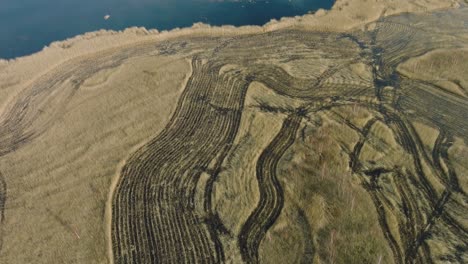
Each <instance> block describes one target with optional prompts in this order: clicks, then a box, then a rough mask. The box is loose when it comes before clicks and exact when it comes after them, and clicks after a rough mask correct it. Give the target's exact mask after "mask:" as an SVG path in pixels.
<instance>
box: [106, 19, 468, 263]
mask: <svg viewBox="0 0 468 264" xmlns="http://www.w3.org/2000/svg"><path fill="white" fill-rule="evenodd" d="M407 19H409V20H414V21H416V20H422V19H424V21H425V23H422V25H421V26H419V27H415V26H409V25H405V24H402V23H399V22H398V21H399V17H392V18H387V19H381V20H380V21H378V22H377V23H376V24H375V27H373V29H372V30H370V31H367V32H361V31H359V32H351V33H346V34H335V33H324V32H307V33H306V32H294V31H289V32H286V31H281V32H275V33H266V34H262V35H252V36H243V37H234V38H229V39H217V40H216V45H214V46H213V47H209V48H206V47H205V51H203V52H200V53H199V54H197V55H196V56H195V57H193V58H192V75H191V77H190V79H189V81H188V83H187V84H186V88H185V91H184V93H183V95H182V96H181V98H180V99H179V102H178V106H177V110H176V111H175V113H174V114H173V117H172V119H171V121H170V122H169V124H168V125H167V126H166V128H165V129H164V131H163V132H162V133H160V134H159V135H158V136H157V137H155V138H154V139H152V140H151V141H150V142H148V143H147V144H146V145H145V146H143V147H142V148H141V149H139V150H138V151H137V152H136V153H134V154H133V155H132V157H131V158H130V159H129V160H128V161H127V164H126V165H125V166H124V168H123V169H122V171H121V175H120V180H119V183H118V186H117V189H116V191H115V194H114V196H113V200H112V203H113V204H112V208H113V211H112V241H113V253H114V261H116V262H117V263H222V262H225V261H226V257H229V256H226V254H228V255H229V254H231V252H226V250H225V245H224V244H223V243H222V242H221V240H220V237H222V236H226V235H228V236H232V235H237V237H236V238H235V239H237V241H238V244H237V245H238V247H239V251H240V253H241V256H242V260H243V261H245V262H246V263H258V262H260V261H261V258H260V257H259V247H260V245H261V243H262V241H264V239H265V236H266V234H267V232H268V231H269V229H270V228H271V227H272V226H273V225H274V223H275V221H276V219H277V218H278V216H279V215H280V214H281V212H282V208H283V206H284V195H283V190H282V186H281V184H280V183H279V181H278V179H277V177H278V176H277V175H276V172H277V164H278V161H279V160H280V159H281V158H282V156H283V154H284V153H285V151H286V150H287V149H288V147H289V146H290V145H291V144H292V143H293V142H294V140H295V138H296V136H297V135H296V134H297V131H298V129H299V127H300V126H301V124H302V123H304V122H310V121H307V120H308V119H310V118H311V117H312V116H313V115H314V113H318V112H332V111H333V110H334V108H335V107H339V106H346V105H358V106H360V107H363V108H364V109H367V110H366V111H368V112H369V113H370V115H371V116H372V118H371V119H369V120H368V121H367V122H366V123H365V124H364V126H362V127H360V126H359V125H357V124H354V123H353V122H354V121H353V120H346V119H345V120H341V121H340V122H344V124H346V125H347V126H349V127H350V128H351V129H352V130H353V131H354V132H355V133H356V134H357V135H358V137H359V140H358V141H357V142H355V143H354V147H353V149H350V150H348V152H346V150H345V149H343V151H344V152H345V153H347V154H348V155H349V160H350V162H349V170H350V171H351V173H352V175H353V177H356V178H357V179H358V181H359V182H360V184H361V185H362V187H363V188H364V190H365V191H366V192H367V193H368V195H369V199H371V201H372V203H373V204H374V206H375V213H376V214H377V216H378V217H377V218H378V222H379V225H380V227H381V231H382V233H383V237H384V239H385V240H386V242H387V244H388V246H389V248H390V251H391V254H392V257H391V259H389V261H393V262H395V263H414V262H417V263H429V262H432V261H435V260H436V259H439V260H440V259H444V258H445V259H457V260H463V259H465V258H466V254H465V253H460V251H459V249H460V245H462V244H463V241H465V242H466V239H467V237H468V233H467V228H466V227H465V226H464V224H463V223H462V221H461V219H459V218H457V217H456V216H454V215H453V214H452V213H451V211H452V209H449V208H451V207H453V208H458V209H460V210H463V211H465V212H466V209H467V208H466V207H465V206H464V205H462V201H461V200H459V198H455V195H454V194H456V197H466V192H465V190H464V188H463V187H461V186H460V183H459V180H458V179H459V177H460V175H457V173H458V172H457V171H456V170H455V168H454V167H453V166H452V165H451V162H450V158H449V155H448V152H447V151H448V149H449V148H450V146H451V144H452V142H453V137H455V136H457V137H462V138H466V135H467V134H466V133H465V130H466V126H467V125H468V124H467V122H466V120H464V119H463V118H464V117H466V116H467V114H468V108H467V105H468V104H467V101H466V98H461V97H456V96H454V95H445V94H444V92H443V90H441V89H439V87H437V85H434V84H432V83H430V82H421V81H418V80H412V79H410V78H408V77H407V76H404V75H401V74H400V73H399V72H398V71H397V70H396V67H397V66H398V65H399V64H400V63H403V62H404V61H406V60H407V59H408V58H411V57H415V56H420V55H422V54H425V53H427V52H428V51H430V50H433V49H436V48H450V47H453V46H456V45H460V43H461V42H460V41H459V40H457V38H453V35H451V32H450V28H449V29H446V31H447V32H448V33H447V34H444V35H437V36H438V37H437V38H434V37H433V35H432V34H431V33H430V32H429V31H427V30H426V29H427V28H429V27H432V26H436V24H435V23H436V22H435V20H433V19H432V18H431V17H417V16H412V17H409V18H407ZM434 34H436V33H434ZM202 42H203V39H202V40H200V39H194V40H192V43H191V45H193V46H203V45H202V44H201V43H202ZM285 46H286V47H287V50H285V49H284V47H285ZM177 49H184V48H181V47H180V46H179V48H177ZM177 49H176V50H172V52H175V53H177V52H183V51H182V50H177ZM318 53H320V56H322V59H323V60H325V61H326V63H325V64H326V67H325V69H322V70H321V69H320V68H319V67H316V68H315V71H311V72H308V73H307V74H306V76H298V75H299V74H297V73H296V75H295V72H294V70H292V68H291V67H287V66H286V67H285V65H294V63H297V64H296V65H300V63H304V64H306V63H307V62H308V61H309V62H310V61H312V62H313V61H314V60H317V56H318ZM359 63H360V64H362V65H364V68H365V69H367V70H368V71H369V72H370V76H371V78H370V79H366V78H364V77H362V76H360V75H359V74H358V73H356V72H355V73H353V72H352V71H350V68H351V66H352V65H356V64H359ZM316 64H317V63H316ZM228 66H229V67H228ZM226 69H227V70H226ZM311 69H313V68H311ZM254 81H256V82H261V83H263V84H265V85H266V86H267V87H268V88H270V89H272V90H273V91H275V92H276V93H277V94H278V95H281V96H286V97H289V98H292V99H300V100H303V102H306V103H304V104H303V105H302V106H300V107H292V106H291V107H290V108H289V109H288V108H282V109H281V108H277V107H275V106H273V105H269V103H268V102H264V104H263V105H262V106H261V111H268V112H271V113H275V114H287V115H289V116H288V117H287V118H286V119H285V121H284V124H283V127H282V129H281V130H280V132H279V133H278V135H277V136H276V137H275V138H274V140H273V141H272V142H271V143H270V145H269V146H268V147H267V148H266V149H265V150H264V151H263V152H262V154H261V155H260V156H259V159H258V160H257V161H256V163H257V170H256V179H257V181H258V188H259V189H260V197H259V201H258V203H257V204H256V205H255V207H254V209H253V211H252V212H251V213H250V216H249V217H248V219H247V220H246V222H245V223H244V224H243V226H242V229H241V231H240V233H239V234H230V232H231V231H230V230H226V228H225V227H224V226H223V224H222V219H220V218H219V216H218V215H217V212H216V208H214V207H213V205H212V198H211V195H212V193H211V192H212V190H213V184H214V183H215V182H216V177H217V175H218V173H219V172H220V170H222V168H221V164H222V162H223V160H224V158H225V157H226V155H227V154H228V152H229V151H231V149H232V146H233V142H234V139H235V137H236V134H237V132H238V129H239V124H240V120H241V117H242V112H243V107H244V106H243V104H244V103H243V102H244V100H245V95H246V92H247V89H248V87H249V84H250V83H252V82H254ZM432 90H434V91H437V92H432ZM427 100H429V101H427ZM429 102H437V105H438V107H437V108H436V109H434V108H430V107H428V105H427V104H428V103H429ZM454 109H457V110H456V111H455V110H454ZM413 113H414V114H413ZM416 120H418V121H421V122H425V123H432V124H435V125H436V126H437V127H438V128H439V131H440V133H439V136H438V138H437V141H436V142H435V145H434V146H433V150H432V152H431V153H428V152H427V148H426V147H425V146H423V144H422V141H421V138H420V136H419V134H418V133H417V131H416V129H415V128H414V126H413V121H416ZM377 123H379V124H381V125H382V124H383V125H384V126H385V127H386V128H387V129H389V131H391V134H392V137H394V138H395V139H396V142H397V144H398V145H399V147H397V146H390V147H391V148H395V149H396V148H401V149H402V151H403V155H407V156H408V157H409V160H410V161H409V162H408V163H405V164H401V165H394V166H390V165H389V164H391V162H387V161H385V159H383V160H379V161H373V162H372V163H368V162H366V161H363V160H362V154H361V153H362V151H363V150H364V149H366V146H368V145H369V144H375V143H373V142H374V141H375V140H374V139H370V136H369V135H370V132H371V131H372V130H373V129H374V126H375V125H376V124H377ZM348 143H349V142H348ZM366 144H367V145H366ZM376 155H377V154H376ZM402 166H403V167H402ZM202 173H207V174H208V175H209V177H210V178H209V180H208V181H207V184H206V186H205V189H204V199H205V202H204V206H203V208H204V211H203V212H199V211H197V210H196V206H195V204H194V202H195V198H194V197H195V193H196V192H197V189H196V188H197V182H198V180H199V178H200V175H201V174H202ZM383 177H386V178H390V179H391V180H390V183H385V187H384V186H383V185H382V184H383V183H381V178H383ZM462 199H463V198H462ZM232 210H236V208H232ZM299 210H300V211H302V209H301V208H299ZM390 215H391V217H390ZM435 230H437V231H435ZM430 234H433V235H435V234H437V236H438V237H444V236H446V237H449V238H450V239H447V240H446V241H445V242H444V243H445V245H444V247H446V248H447V252H446V253H444V254H445V255H444V254H439V253H433V250H432V249H431V247H432V246H434V245H435V243H434V242H431V241H429V238H430ZM438 243H440V241H439V242H438ZM317 246H319V245H314V247H317ZM439 246H440V244H439ZM285 250H287V249H285ZM306 253H307V254H309V255H310V254H313V253H311V250H308V251H307V252H305V253H304V254H306ZM317 257H319V258H320V257H321V256H317ZM308 258H309V259H310V258H311V257H310V256H308Z"/></svg>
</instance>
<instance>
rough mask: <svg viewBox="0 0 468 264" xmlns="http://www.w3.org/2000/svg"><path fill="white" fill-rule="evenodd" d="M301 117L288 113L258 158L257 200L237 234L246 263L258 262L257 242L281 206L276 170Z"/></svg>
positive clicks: (271, 223)
mask: <svg viewBox="0 0 468 264" xmlns="http://www.w3.org/2000/svg"><path fill="white" fill-rule="evenodd" d="M301 119H302V118H301V117H300V116H298V115H297V114H293V115H291V116H288V117H287V118H286V119H285V120H284V122H283V126H282V127H281V130H280V131H279V132H278V134H277V135H276V137H275V138H274V139H273V140H272V141H271V143H270V144H269V145H268V146H267V147H266V148H265V150H264V151H263V152H262V154H261V155H260V158H259V159H258V161H257V168H256V176H257V181H258V185H259V189H260V200H259V202H258V204H257V206H256V208H255V209H254V211H253V212H252V213H251V214H250V216H249V218H248V219H247V221H246V222H245V223H244V225H243V226H242V229H241V231H240V233H239V247H240V250H241V254H242V259H243V260H244V261H245V262H246V263H259V259H258V248H259V247H260V242H261V241H262V240H263V238H264V237H265V235H266V232H267V231H268V229H269V228H270V227H271V226H272V225H273V224H274V223H275V221H276V219H277V218H278V217H279V215H280V213H281V210H282V208H283V206H284V194H283V189H282V187H281V184H280V183H279V181H278V178H277V176H276V170H277V165H278V162H279V160H280V159H281V157H282V156H283V154H284V152H285V151H286V150H287V149H288V148H289V147H290V146H291V145H292V144H293V143H294V140H295V138H296V134H297V131H298V129H299V125H300V124H301Z"/></svg>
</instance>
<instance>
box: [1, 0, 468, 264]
mask: <svg viewBox="0 0 468 264" xmlns="http://www.w3.org/2000/svg"><path fill="white" fill-rule="evenodd" d="M357 2H358V1H355V2H351V3H349V4H347V1H337V4H336V5H335V7H334V11H330V13H329V14H321V13H319V14H317V16H316V17H324V18H322V19H323V21H327V20H328V19H333V17H335V16H337V13H341V12H345V11H346V9H347V8H351V9H350V10H351V11H350V13H349V14H353V15H352V18H342V19H344V21H345V22H346V21H348V20H351V21H354V22H353V23H355V24H356V25H359V26H357V27H352V28H346V29H344V28H335V29H333V30H331V29H330V30H326V28H325V27H317V28H314V29H310V28H309V29H308V30H305V29H304V25H302V26H300V25H297V26H295V27H291V28H288V29H281V27H282V26H280V25H282V24H281V23H279V24H278V29H277V30H269V31H267V30H262V31H260V32H259V31H256V30H251V29H248V30H246V32H245V33H243V34H225V32H223V34H214V33H213V32H212V33H213V34H195V33H194V34H182V33H180V34H179V35H177V34H175V36H174V37H171V38H161V39H151V38H150V37H148V38H145V39H144V41H141V42H138V43H134V44H132V45H123V46H121V47H113V48H112V49H107V50H106V49H102V50H99V51H97V52H95V53H89V54H86V55H83V54H81V53H80V52H77V54H78V55H76V56H72V58H70V59H68V60H64V61H59V62H57V65H56V66H54V65H52V64H51V65H52V66H50V65H49V66H50V68H47V67H45V68H44V69H36V71H37V72H40V73H41V74H39V73H36V75H34V74H33V75H31V76H35V77H31V78H30V79H28V77H25V76H29V75H28V74H27V73H28V72H29V71H32V72H34V70H33V68H34V67H33V68H25V69H24V71H22V72H21V74H20V73H18V74H16V75H15V73H14V72H15V70H18V69H20V68H21V67H20V66H18V65H23V64H24V63H25V61H27V60H28V59H24V60H19V61H18V62H11V63H3V64H0V71H3V73H1V74H0V97H1V100H0V110H1V111H0V212H1V214H0V239H1V240H0V263H402V264H403V263H466V262H468V247H467V241H468V221H467V219H466V215H468V205H467V191H468V190H467V188H468V180H467V176H468V175H467V173H468V166H467V164H468V147H467V145H466V144H467V143H466V142H468V122H467V120H468V102H467V100H468V99H467V98H466V91H467V80H466V68H468V65H466V64H467V61H468V60H466V57H467V56H466V51H467V48H468V47H467V44H466V43H468V42H466V36H467V33H468V28H467V27H466V25H464V24H463V23H461V22H460V21H466V20H467V18H468V12H467V8H466V7H465V6H461V7H457V8H452V9H447V10H436V11H431V12H423V13H406V14H401V15H398V14H397V15H393V16H383V15H384V14H383V13H385V14H387V15H388V14H393V13H398V12H397V11H398V9H396V8H395V4H394V3H391V4H388V5H387V6H386V7H387V9H385V12H383V11H382V8H383V7H384V6H385V5H384V4H383V3H382V2H381V1H376V2H375V3H376V4H374V5H371V6H370V8H373V9H375V12H369V13H363V14H359V12H358V13H356V12H357V11H356V10H358V11H359V9H358V8H357V6H359V5H357V4H356V3H357ZM363 2H365V1H363ZM396 2H398V1H396ZM416 2H417V1H416ZM436 2H437V1H429V4H428V6H429V9H434V8H438V7H445V6H444V5H442V4H440V5H437V3H436ZM359 3H360V4H361V5H362V4H363V3H362V2H359ZM408 5H411V4H408ZM347 6H350V7H347ZM405 6H406V5H405ZM377 11H379V12H377ZM400 11H401V10H400ZM418 11H421V10H418ZM363 12H364V11H363ZM376 12H377V13H376ZM374 16H375V17H374ZM304 19H306V18H304ZM317 19H318V18H317ZM357 21H361V22H357ZM370 21H373V22H370ZM345 22H339V23H342V24H343V23H345ZM367 22H370V23H367ZM284 23H288V22H287V21H286V22H284ZM316 23H319V22H316ZM320 23H321V22H320ZM320 23H319V24H320ZM337 23H338V22H337ZM270 26H271V27H274V26H272V25H270ZM322 26H323V24H322ZM193 30H195V31H196V29H193ZM216 30H221V29H216ZM232 30H234V29H232ZM62 44H63V43H62ZM127 44H128V43H127ZM57 45H59V44H57ZM76 45H81V44H79V43H78V44H76ZM59 46H60V47H61V48H63V47H65V46H66V47H70V49H74V48H75V46H74V45H65V46H64V45H61V44H60V45H59ZM62 46H63V47H62ZM77 49H78V48H77ZM46 52H47V51H45V52H44V53H43V54H42V55H37V56H38V57H40V56H45V57H47V56H51V58H52V57H53V55H44V54H45V53H46ZM54 52H56V51H54V50H52V51H49V53H47V54H52V53H54ZM54 56H55V55H54ZM41 65H42V64H41ZM44 65H45V64H44ZM18 72H20V70H18Z"/></svg>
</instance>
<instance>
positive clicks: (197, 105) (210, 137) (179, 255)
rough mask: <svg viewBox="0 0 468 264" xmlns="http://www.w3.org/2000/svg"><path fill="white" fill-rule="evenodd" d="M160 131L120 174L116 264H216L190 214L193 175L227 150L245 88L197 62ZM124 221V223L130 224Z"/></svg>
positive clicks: (212, 244) (216, 250) (215, 251)
mask: <svg viewBox="0 0 468 264" xmlns="http://www.w3.org/2000/svg"><path fill="white" fill-rule="evenodd" d="M192 71H193V72H192V76H191V77H190V78H189V80H188V83H187V85H186V89H185V91H184V93H183V95H182V97H181V98H180V100H179V103H178V106H177V109H176V111H175V113H174V115H173V117H172V119H171V121H170V123H169V124H168V125H167V127H166V129H165V130H164V131H163V132H162V133H161V134H160V135H159V136H158V137H156V138H155V139H154V140H152V141H151V142H149V143H148V144H147V145H145V146H144V147H143V148H141V149H140V150H138V151H137V152H136V153H135V154H134V155H133V156H132V157H131V158H130V159H129V160H128V162H127V164H126V165H125V166H124V168H123V169H122V173H121V176H120V182H119V183H118V186H117V189H116V192H115V193H114V198H113V214H112V235H113V237H112V239H113V241H114V243H115V244H114V249H113V250H114V256H115V261H116V262H117V263H219V262H222V261H223V252H222V251H221V249H220V247H219V243H217V242H216V241H215V238H214V239H213V240H212V239H211V237H210V234H213V232H212V231H211V232H210V229H211V228H213V227H212V226H210V225H209V222H210V221H208V220H207V219H204V216H203V215H197V213H196V212H195V205H194V197H195V191H196V190H195V189H196V184H197V181H198V179H199V177H200V174H201V173H202V172H203V171H204V170H206V169H207V168H208V165H209V164H210V162H211V161H212V160H213V159H215V158H216V156H217V153H218V151H219V149H221V148H224V147H226V146H229V145H230V144H232V142H233V140H234V137H235V135H236V133H237V129H238V127H239V124H240V118H241V112H242V108H243V101H244V100H243V98H244V96H245V93H246V91H247V82H246V81H244V80H243V79H242V78H235V77H233V76H230V75H229V74H228V73H227V74H221V75H218V72H219V68H218V67H216V66H213V65H211V64H209V63H207V64H203V63H202V61H201V60H200V59H194V60H193V61H192ZM129 216H131V217H129Z"/></svg>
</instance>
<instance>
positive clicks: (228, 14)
mask: <svg viewBox="0 0 468 264" xmlns="http://www.w3.org/2000/svg"><path fill="white" fill-rule="evenodd" d="M333 3H334V0H0V58H6V59H9V58H15V57H19V56H24V55H28V54H32V53H35V52H37V51H40V50H41V49H42V48H43V47H44V46H46V45H48V44H50V43H51V42H52V41H56V40H63V39H66V38H69V37H73V36H75V35H78V34H83V33H85V32H89V31H95V30H99V29H113V30H121V29H124V28H127V27H132V26H143V27H146V28H157V29H158V30H166V29H172V28H176V27H187V26H191V25H192V24H193V23H195V22H204V23H209V24H211V25H235V26H240V25H263V24H264V23H266V22H268V21H269V20H270V19H273V18H275V19H279V18H281V17H285V16H296V15H303V14H306V13H307V12H309V11H315V10H317V9H319V8H324V9H330V8H331V6H332V5H333ZM105 15H110V18H109V19H108V20H105V19H104V16H105Z"/></svg>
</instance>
